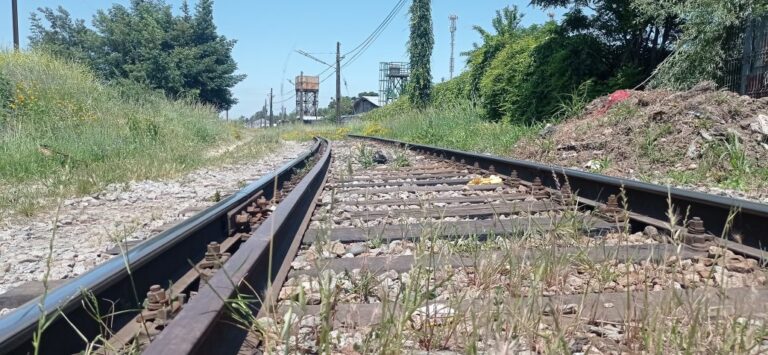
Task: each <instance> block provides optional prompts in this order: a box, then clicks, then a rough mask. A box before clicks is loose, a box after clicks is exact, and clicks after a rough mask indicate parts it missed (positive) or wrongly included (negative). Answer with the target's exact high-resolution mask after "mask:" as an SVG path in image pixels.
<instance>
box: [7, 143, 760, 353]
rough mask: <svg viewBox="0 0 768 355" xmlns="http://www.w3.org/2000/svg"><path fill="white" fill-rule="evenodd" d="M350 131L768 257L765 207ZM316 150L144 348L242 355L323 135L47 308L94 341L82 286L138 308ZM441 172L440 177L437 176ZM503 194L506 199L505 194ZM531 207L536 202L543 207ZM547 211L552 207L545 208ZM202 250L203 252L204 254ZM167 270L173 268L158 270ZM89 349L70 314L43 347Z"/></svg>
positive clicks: (10, 346)
mask: <svg viewBox="0 0 768 355" xmlns="http://www.w3.org/2000/svg"><path fill="white" fill-rule="evenodd" d="M351 137H352V138H358V139H368V140H372V141H376V142H381V143H386V144H391V145H396V146H399V147H402V148H407V149H410V150H412V151H415V152H418V153H422V154H429V155H432V156H435V157H438V158H443V159H445V160H450V161H453V162H456V163H458V164H462V165H465V166H468V167H471V168H472V169H476V170H483V171H486V172H492V173H495V174H499V175H501V176H504V177H505V178H507V179H510V178H513V177H514V174H515V173H516V176H517V177H518V178H520V179H521V180H522V181H524V182H525V184H527V186H530V185H531V182H533V181H534V179H539V180H541V182H542V184H543V185H544V186H545V187H547V188H549V189H551V190H552V191H554V190H559V189H560V187H561V185H562V184H564V183H565V182H567V183H568V184H569V185H570V186H571V188H572V190H573V191H574V194H575V195H576V196H577V199H578V201H579V202H580V203H581V204H583V205H586V206H590V207H592V208H594V209H596V210H601V209H603V208H605V207H606V205H607V203H608V202H609V196H610V195H614V196H623V200H624V201H623V202H624V204H625V205H624V206H621V207H622V209H626V210H627V211H629V215H628V216H627V217H628V223H629V226H630V228H631V229H632V230H641V229H642V228H643V227H645V226H647V225H653V226H656V227H659V228H662V229H667V230H672V231H674V230H681V231H689V230H690V228H686V226H670V225H669V220H670V217H669V216H668V215H667V214H668V211H670V204H671V206H672V210H673V211H674V213H675V214H677V215H678V217H680V218H679V220H685V219H686V217H692V216H697V217H701V218H702V219H703V220H704V221H705V230H704V231H703V233H688V234H690V235H689V237H690V239H687V240H686V241H687V242H689V244H692V245H693V246H694V247H695V246H697V245H699V244H702V245H705V242H707V241H711V240H712V239H716V238H717V237H721V236H722V237H725V239H720V240H718V242H719V243H724V244H726V245H727V246H728V247H729V248H731V249H732V250H734V251H735V252H737V253H741V254H744V255H748V256H751V257H754V258H757V259H760V260H762V259H763V258H762V253H763V251H762V247H763V244H764V241H763V239H764V238H765V237H766V236H765V232H764V230H763V229H764V227H763V226H764V225H765V223H766V222H768V206H766V205H762V204H758V203H753V202H749V201H744V200H739V199H733V198H727V197H721V196H713V195H707V194H703V193H698V192H691V191H686V190H682V189H677V188H667V187H663V186H658V185H652V184H647V183H642V182H637V181H632V180H626V179H621V178H613V177H607V176H603V175H597V174H590V173H586V172H582V171H576V170H572V169H565V168H560V167H556V166H551V165H545V164H537V163H533V162H528V161H521V160H514V159H507V158H501V157H495V156H489V155H482V154H473V153H467V152H462V151H457V150H451V149H443V148H438V147H433V146H426V145H418V144H410V143H405V142H401V141H395V140H389V139H383V138H374V137H363V136H355V135H352V136H351ZM311 154H315V155H316V156H317V161H316V163H315V165H314V166H313V167H312V169H311V170H310V171H309V172H308V173H307V174H306V175H305V176H304V177H303V179H302V180H301V181H300V182H299V183H298V184H297V185H296V186H295V187H294V188H293V190H292V191H291V193H290V194H289V195H288V196H286V197H285V198H284V199H283V200H282V201H281V203H280V204H279V205H278V206H277V208H276V210H275V211H274V212H273V213H272V214H271V215H270V217H269V218H267V219H266V220H265V221H264V222H263V223H262V224H261V226H260V227H259V228H258V229H256V230H255V231H253V232H252V234H251V236H250V238H249V239H248V240H247V241H246V242H245V243H243V244H242V245H241V246H240V248H239V250H238V252H237V253H235V254H234V255H233V256H232V257H231V258H230V259H229V261H228V262H227V263H226V264H225V265H224V267H223V268H222V270H220V271H219V272H217V273H216V274H215V275H214V276H213V278H211V279H210V280H208V281H207V287H205V288H202V289H201V291H200V293H199V294H198V295H197V296H196V297H194V298H193V299H192V300H191V301H190V302H189V303H188V304H187V305H185V306H184V308H183V310H182V311H181V312H180V314H178V315H177V316H176V317H175V318H174V319H173V321H172V322H170V323H169V325H168V326H167V328H166V329H164V330H163V331H162V332H161V333H160V334H159V335H158V336H157V337H156V338H154V339H153V341H152V342H151V343H150V344H149V346H148V347H147V348H146V349H145V353H147V354H209V353H222V354H224V353H228V354H234V353H237V352H238V351H240V350H241V346H242V344H243V342H244V341H245V339H246V337H247V336H248V331H247V329H244V328H243V326H242V325H241V324H239V322H238V320H237V319H235V317H236V314H238V313H240V314H242V312H243V310H245V311H246V313H247V312H251V313H252V314H253V315H256V314H259V313H260V311H261V307H262V305H263V304H265V303H268V304H273V303H275V300H274V298H275V297H276V296H277V293H278V292H279V291H280V287H281V285H282V283H283V281H284V280H285V279H286V277H287V276H288V273H289V271H290V270H291V266H290V263H291V260H292V259H293V257H294V255H296V253H297V250H298V248H299V246H300V244H301V243H302V238H303V239H304V241H303V242H304V243H307V242H308V241H307V240H308V238H310V239H311V238H314V236H312V235H311V233H309V232H307V230H308V228H307V227H308V224H309V221H310V216H311V215H312V212H313V210H314V209H315V206H316V204H317V203H318V198H319V196H320V193H321V192H322V190H323V188H324V184H325V181H326V179H327V178H328V171H329V167H330V164H331V147H330V145H326V142H325V140H322V139H320V140H318V142H317V143H316V144H315V146H314V147H313V150H312V152H311V153H307V154H306V155H304V156H302V157H300V158H298V159H297V160H296V161H294V163H293V164H294V165H292V166H291V167H284V168H283V169H281V170H280V171H278V172H276V173H274V174H272V175H270V176H267V177H264V178H262V179H261V180H259V181H257V182H255V183H254V184H252V185H250V186H249V187H248V188H246V189H245V190H244V191H241V192H240V193H238V194H237V195H235V196H232V197H230V198H228V199H227V200H225V201H222V202H221V203H219V204H217V205H216V206H214V207H212V208H211V209H209V210H207V211H205V212H203V213H202V214H200V215H199V216H197V217H196V218H195V219H193V220H190V221H187V222H185V223H182V224H181V225H179V226H177V227H176V228H174V229H172V230H169V231H167V232H165V233H163V234H161V235H159V236H157V237H156V238H153V239H152V240H150V241H147V242H145V243H143V244H142V245H140V246H138V247H136V248H134V249H132V250H131V251H130V252H129V253H128V254H127V258H128V260H130V265H131V271H132V274H133V282H134V283H135V286H134V285H131V284H130V278H129V277H128V273H127V272H126V269H125V266H124V265H123V261H122V260H119V259H116V260H111V261H109V262H107V263H105V264H104V265H102V266H100V267H99V268H97V269H94V270H93V271H91V272H89V273H87V274H85V275H83V276H81V277H80V278H78V279H76V280H75V281H74V282H73V284H70V285H65V286H64V287H62V288H59V289H56V290H54V291H53V292H51V293H50V294H49V296H48V299H46V302H45V305H44V311H45V313H46V314H48V315H49V316H51V315H54V314H56V313H57V310H58V309H61V310H62V312H63V313H64V314H66V315H67V319H68V320H69V322H72V323H73V324H74V325H75V326H76V328H77V329H78V330H79V331H81V332H83V333H84V335H85V336H86V337H89V339H90V338H91V337H93V336H95V335H97V334H98V331H99V330H98V325H96V324H92V323H93V322H92V321H89V319H90V318H89V315H88V314H87V313H86V312H85V311H84V310H83V309H82V306H81V304H80V302H81V301H82V296H81V295H80V292H79V290H80V289H81V288H86V289H89V290H91V291H92V292H94V293H95V294H96V295H97V297H98V299H99V300H106V299H110V300H116V299H119V300H121V301H120V302H119V303H118V304H117V305H118V306H119V307H118V308H119V309H136V308H139V307H138V306H139V305H137V304H136V302H134V301H132V300H134V299H143V297H141V296H139V295H134V291H132V290H134V289H139V290H143V289H146V288H148V287H149V286H150V285H151V284H154V283H157V280H158V279H163V280H175V278H178V277H179V275H175V274H173V273H172V272H171V270H175V269H176V268H179V267H181V266H182V265H181V264H183V263H188V260H196V259H195V258H200V257H202V255H201V253H200V252H198V250H199V249H200V248H197V247H195V248H197V249H195V248H192V247H190V246H191V245H195V246H199V245H204V244H205V243H207V242H208V241H214V240H221V239H223V238H224V237H225V236H226V235H227V233H228V232H231V228H230V224H231V222H230V221H229V219H228V218H231V215H229V217H228V214H227V212H228V211H230V210H231V209H232V208H233V207H235V206H242V205H243V204H244V203H245V202H246V201H248V199H249V196H252V195H253V194H255V193H256V192H257V191H264V194H265V195H266V197H267V198H269V197H271V196H270V195H267V194H268V193H269V191H270V189H268V188H267V187H268V186H269V185H270V184H273V183H274V179H278V181H280V182H282V181H285V180H286V179H287V177H288V175H289V173H290V170H291V169H293V168H296V167H299V166H300V165H302V163H303V162H305V161H306V160H307V159H308V158H309V157H310V156H311ZM513 172H514V173H513ZM432 175H433V176H434V174H432ZM459 180H460V179H458V180H456V181H453V180H450V181H449V180H446V181H448V184H449V185H451V184H454V183H455V184H459V185H461V184H464V181H463V180H462V181H459ZM425 181H426V180H425ZM433 183H435V184H440V180H437V181H436V182H431V181H426V182H424V181H422V182H416V183H410V184H408V185H409V188H414V189H420V188H426V189H429V188H431V186H416V185H421V184H423V185H432V184H433ZM373 185H376V184H373ZM373 185H372V186H373ZM361 186H362V187H365V186H366V185H360V186H356V185H350V187H361ZM361 190H364V189H361ZM461 198H463V199H464V200H465V201H468V200H471V199H472V197H461ZM501 198H502V199H504V197H501ZM475 202H482V201H475ZM510 205H515V202H512V203H510ZM529 205H535V203H531V204H529ZM542 207H543V208H549V207H548V206H546V205H543V206H542ZM529 208H530V207H529ZM467 210H469V209H467ZM460 213H462V215H464V214H466V213H467V212H466V211H464V210H462V211H460ZM473 213H480V212H473ZM689 227H690V226H689ZM348 229H349V230H348V231H347V233H349V235H347V236H345V237H344V236H341V237H339V238H342V239H339V240H343V238H347V241H357V240H360V241H362V240H364V238H358V237H356V236H354V234H355V233H357V232H355V231H354V228H348ZM305 232H306V233H305ZM684 233H685V232H684ZM358 234H359V233H358ZM732 235H739V236H741V238H742V239H741V241H740V242H741V243H736V242H735V241H732V240H728V239H727V238H728V237H730V236H732ZM356 238H357V239H356ZM391 238H394V239H396V238H398V236H397V233H393V235H392V236H391ZM686 250H688V249H686ZM196 252H197V254H195V253H196ZM689 252H690V253H692V254H691V255H693V253H697V252H698V253H700V252H701V251H700V250H699V251H696V250H695V248H693V249H690V251H689ZM179 255H183V257H179ZM341 260H343V259H341ZM169 263H171V265H169ZM404 265H405V264H404ZM406 266H407V265H406ZM403 267H405V266H403ZM158 272H166V273H168V274H162V275H158ZM174 277H175V278H174ZM273 285H274V286H273ZM242 295H252V297H256V298H255V299H250V300H247V301H244V302H241V303H238V304H237V306H238V307H242V306H245V308H244V309H243V308H240V309H239V310H238V309H235V305H234V303H233V302H231V300H233V299H236V298H237V297H239V296H242ZM254 295H255V296H254ZM37 302H39V300H36V301H32V302H30V303H28V304H26V305H25V306H23V307H22V309H21V312H18V311H17V312H15V313H13V314H12V315H11V317H6V318H4V319H2V320H0V344H1V346H2V347H0V349H1V350H0V352H14V353H23V352H26V351H29V349H30V343H29V341H30V339H31V334H32V332H33V331H34V327H35V326H36V324H37V320H38V318H39V316H40V312H39V310H38V308H37ZM101 306H102V307H105V309H106V307H108V306H109V304H107V303H106V302H103V304H101ZM117 318H121V317H117ZM124 322H125V321H123V323H124ZM119 323H120V319H116V324H118V325H119ZM54 342H55V343H54ZM53 346H55V348H53ZM82 347H83V341H82V340H81V339H80V338H79V337H78V336H76V335H75V333H74V330H73V328H72V326H70V325H69V324H68V323H67V322H66V321H64V320H62V319H57V320H55V321H54V322H53V323H52V324H51V326H50V327H49V328H48V329H47V330H46V333H45V335H44V336H43V353H46V351H45V350H52V349H55V352H76V351H79V350H82Z"/></svg>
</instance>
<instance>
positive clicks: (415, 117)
mask: <svg viewBox="0 0 768 355" xmlns="http://www.w3.org/2000/svg"><path fill="white" fill-rule="evenodd" d="M363 119H364V121H365V122H364V123H363V124H362V125H359V126H358V127H353V128H352V129H353V131H356V132H357V133H362V134H365V135H376V136H382V137H389V138H394V139H399V140H404V141H408V142H413V143H422V144H429V145H437V146H441V147H448V148H454V149H460V150H467V151H474V152H481V153H494V154H507V153H510V152H511V151H512V148H513V147H514V145H515V144H516V143H517V142H518V141H519V140H520V138H522V137H524V136H527V135H531V134H534V133H535V132H537V131H538V130H539V129H540V128H541V127H540V125H532V126H527V125H522V124H511V123H505V122H489V121H486V120H483V119H482V118H481V113H480V109H479V108H476V107H472V105H471V104H470V103H469V102H468V101H459V102H456V103H454V104H450V105H442V106H439V107H437V106H433V107H430V108H428V109H425V110H414V109H411V108H409V107H407V106H406V105H404V104H402V103H401V102H396V103H394V104H392V105H390V106H387V107H384V108H381V109H378V110H375V111H372V112H370V113H369V114H367V115H366V116H364V118H363Z"/></svg>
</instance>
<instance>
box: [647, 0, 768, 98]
mask: <svg viewBox="0 0 768 355" xmlns="http://www.w3.org/2000/svg"><path fill="white" fill-rule="evenodd" d="M766 6H768V5H766V2H765V1H754V0H674V1H673V0H654V1H651V0H633V8H634V9H636V10H637V11H639V12H640V13H641V14H643V15H644V16H652V15H653V14H655V13H658V12H659V11H663V12H664V13H667V14H669V16H675V17H677V18H680V19H684V22H683V24H682V25H681V29H682V35H681V36H679V40H677V41H676V42H675V43H674V52H673V54H672V55H670V57H669V58H668V60H666V61H665V62H664V63H663V64H661V65H660V66H659V68H658V69H657V71H656V75H655V77H654V78H653V79H652V81H651V86H652V87H666V88H670V89H676V90H685V89H689V88H690V87H692V86H694V85H696V84H697V83H699V82H700V81H703V80H713V81H720V79H721V78H722V76H723V75H724V72H725V71H726V70H725V65H726V64H727V61H728V60H729V59H732V58H735V57H737V55H736V54H738V53H740V50H739V48H738V47H740V46H741V41H739V40H738V39H739V37H740V35H741V34H742V33H743V32H744V29H745V26H746V25H747V23H748V21H749V20H750V19H752V18H753V17H757V16H760V15H762V14H765V10H766Z"/></svg>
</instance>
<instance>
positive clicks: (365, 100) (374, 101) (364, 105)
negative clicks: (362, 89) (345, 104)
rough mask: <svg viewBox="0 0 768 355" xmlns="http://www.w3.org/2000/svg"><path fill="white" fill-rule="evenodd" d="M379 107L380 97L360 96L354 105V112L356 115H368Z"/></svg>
mask: <svg viewBox="0 0 768 355" xmlns="http://www.w3.org/2000/svg"><path fill="white" fill-rule="evenodd" d="M379 107H381V106H380V105H379V97H378V96H360V97H358V98H357V100H355V102H354V103H353V104H352V110H353V111H354V113H355V115H359V114H361V113H366V112H368V111H371V110H374V109H377V108H379Z"/></svg>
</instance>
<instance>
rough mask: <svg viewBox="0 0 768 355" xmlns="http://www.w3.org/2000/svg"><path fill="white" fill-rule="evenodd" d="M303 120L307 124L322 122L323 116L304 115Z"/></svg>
mask: <svg viewBox="0 0 768 355" xmlns="http://www.w3.org/2000/svg"><path fill="white" fill-rule="evenodd" d="M302 120H303V122H304V123H305V124H315V123H320V122H321V121H323V117H322V116H308V115H304V117H302Z"/></svg>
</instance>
